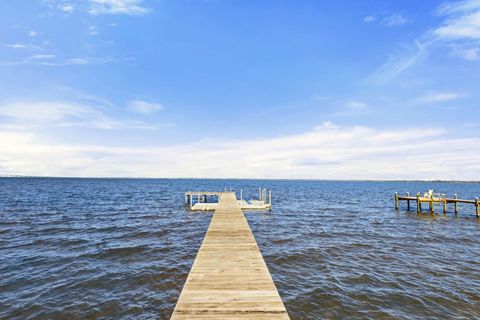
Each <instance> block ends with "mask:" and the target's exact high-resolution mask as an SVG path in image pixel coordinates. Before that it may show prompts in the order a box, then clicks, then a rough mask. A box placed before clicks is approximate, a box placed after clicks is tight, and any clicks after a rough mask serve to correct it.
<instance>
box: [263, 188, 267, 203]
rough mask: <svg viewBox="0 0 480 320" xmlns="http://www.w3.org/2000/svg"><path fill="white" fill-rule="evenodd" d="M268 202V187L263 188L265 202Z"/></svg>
mask: <svg viewBox="0 0 480 320" xmlns="http://www.w3.org/2000/svg"><path fill="white" fill-rule="evenodd" d="M265 202H267V189H265V188H264V189H263V203H265Z"/></svg>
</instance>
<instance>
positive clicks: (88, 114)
mask: <svg viewBox="0 0 480 320" xmlns="http://www.w3.org/2000/svg"><path fill="white" fill-rule="evenodd" d="M77 100H78V101H17V102H13V103H8V104H3V105H0V120H1V122H0V128H1V127H2V124H3V126H7V127H15V128H19V129H24V130H30V129H33V128H55V127H90V128H97V129H127V128H133V129H157V128H158V127H159V126H163V125H164V124H161V125H155V124H148V123H145V122H142V121H136V120H131V119H129V120H124V119H118V118H115V117H112V116H109V115H108V114H107V111H108V110H109V109H111V108H110V107H111V105H110V104H108V103H105V102H104V101H100V100H98V99H97V98H92V97H91V96H87V97H82V96H80V98H79V99H77Z"/></svg>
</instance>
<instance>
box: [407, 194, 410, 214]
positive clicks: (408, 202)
mask: <svg viewBox="0 0 480 320" xmlns="http://www.w3.org/2000/svg"><path fill="white" fill-rule="evenodd" d="M407 198H410V192H407ZM407 210H408V211H410V199H408V200H407Z"/></svg>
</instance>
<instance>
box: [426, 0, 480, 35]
mask: <svg viewBox="0 0 480 320" xmlns="http://www.w3.org/2000/svg"><path fill="white" fill-rule="evenodd" d="M438 13H439V14H440V15H445V16H447V20H446V21H445V22H444V23H443V24H442V25H441V26H440V27H438V28H436V29H435V30H434V31H433V34H434V35H435V36H437V37H438V38H439V39H443V40H458V39H469V40H480V1H479V0H468V1H459V2H452V3H446V4H444V5H442V6H441V7H440V8H439V10H438Z"/></svg>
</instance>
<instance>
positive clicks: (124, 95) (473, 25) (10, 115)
mask: <svg viewBox="0 0 480 320" xmlns="http://www.w3.org/2000/svg"><path fill="white" fill-rule="evenodd" d="M479 96H480V0H467V1H447V2H443V1H413V0H412V1H400V0H399V1H381V2H380V1H367V0H365V1H239V0H204V1H201V0H190V1H182V0H178V1H173V0H163V1H162V0H158V1H153V0H150V1H149V0H144V1H140V0H83V1H67V0H43V1H40V0H39V1H30V0H14V1H2V2H1V4H0V150H2V152H1V153H0V174H20V175H49V176H50V175H54V176H57V175H59V176H121V177H124V176H125V177H238V178H246V177H251V178H317V179H462V180H480V152H479V146H480V128H479V119H480V111H479V110H480V108H479V103H478V101H479Z"/></svg>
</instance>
